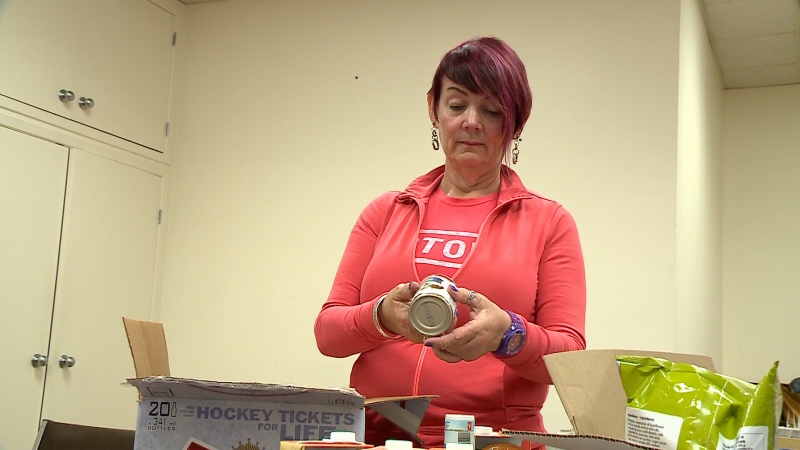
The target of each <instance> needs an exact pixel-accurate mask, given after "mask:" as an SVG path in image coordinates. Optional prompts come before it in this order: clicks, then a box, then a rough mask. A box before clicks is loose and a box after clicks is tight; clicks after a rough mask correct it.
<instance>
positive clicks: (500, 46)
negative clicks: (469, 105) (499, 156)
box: [428, 37, 533, 161]
mask: <svg viewBox="0 0 800 450" xmlns="http://www.w3.org/2000/svg"><path fill="white" fill-rule="evenodd" d="M445 77H447V78H449V79H450V80H452V81H453V82H454V83H458V84H460V85H462V86H464V87H465V88H467V89H469V90H470V91H472V92H474V93H477V94H483V95H485V96H487V97H489V99H491V100H492V101H493V102H494V103H496V104H497V107H498V108H500V111H501V112H502V113H503V158H504V159H505V160H506V161H508V156H507V155H508V149H509V148H510V147H511V141H512V140H513V139H514V137H515V134H517V133H520V132H521V131H522V128H523V127H524V126H525V123H526V122H527V121H528V117H530V115H531V104H532V103H533V96H532V95H531V87H530V85H529V84H528V74H527V72H526V71H525V65H524V64H523V63H522V60H520V59H519V56H517V53H516V52H515V51H514V50H512V49H511V47H509V46H508V44H506V43H505V42H503V41H502V40H500V39H498V38H495V37H479V38H474V39H470V40H468V41H466V42H464V43H462V44H459V45H458V46H457V47H455V48H454V49H452V50H450V51H449V52H447V53H446V54H445V55H444V57H443V58H442V61H441V62H440V63H439V67H437V68H436V72H435V73H434V74H433V83H432V84H431V89H430V90H429V91H428V94H430V95H433V105H434V114H437V111H438V106H439V99H440V98H441V96H442V84H443V82H444V79H445Z"/></svg>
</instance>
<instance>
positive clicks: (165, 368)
mask: <svg viewBox="0 0 800 450" xmlns="http://www.w3.org/2000/svg"><path fill="white" fill-rule="evenodd" d="M122 323H123V324H124V325H125V334H126V335H127V336H128V345H129V346H130V348H131V356H132V357H133V368H134V369H135V370H136V376H137V377H139V378H144V377H154V376H166V377H168V376H169V375H170V373H169V355H168V354H167V338H166V336H165V335H164V326H163V325H162V324H160V323H157V322H145V321H141V320H134V319H130V318H128V317H123V318H122Z"/></svg>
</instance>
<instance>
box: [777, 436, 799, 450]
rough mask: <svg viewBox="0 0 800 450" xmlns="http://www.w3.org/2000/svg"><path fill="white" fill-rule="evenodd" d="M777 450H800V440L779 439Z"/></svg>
mask: <svg viewBox="0 0 800 450" xmlns="http://www.w3.org/2000/svg"><path fill="white" fill-rule="evenodd" d="M775 441H776V442H775V449H776V450H780V449H788V450H800V439H796V438H789V437H778V438H776V440H775Z"/></svg>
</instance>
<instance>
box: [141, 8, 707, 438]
mask: <svg viewBox="0 0 800 450" xmlns="http://www.w3.org/2000/svg"><path fill="white" fill-rule="evenodd" d="M188 10H189V14H188V18H187V21H186V22H187V23H188V33H184V35H183V36H181V37H180V42H181V45H182V46H183V47H182V52H183V53H182V56H183V60H182V61H181V63H182V66H181V74H182V77H181V80H180V83H179V84H180V90H181V101H180V102H179V105H178V107H179V108H180V110H181V113H180V116H179V120H178V121H177V122H176V124H175V132H176V135H177V140H178V144H177V147H178V150H177V152H176V154H175V159H174V161H173V173H172V175H173V180H172V181H173V184H172V197H171V203H170V205H171V206H170V210H169V211H168V212H167V214H168V227H169V228H168V238H167V250H166V261H165V274H164V291H163V302H162V304H161V305H160V307H161V308H160V317H157V319H160V320H162V321H163V322H164V323H165V327H166V332H167V339H168V341H169V347H170V358H171V363H172V371H173V374H175V375H179V376H180V375H183V376H194V377H200V378H215V379H230V380H256V381H266V382H278V383H280V382H283V383H294V384H313V385H322V386H327V385H345V384H347V383H348V372H349V367H350V363H351V360H350V359H345V360H336V359H330V358H325V357H322V356H321V355H319V353H318V351H317V350H316V346H315V344H314V338H313V331H312V325H313V321H314V318H315V317H316V313H317V311H318V310H319V307H320V305H321V304H322V302H323V301H324V300H325V298H326V297H327V294H328V290H329V288H330V285H331V282H332V278H333V275H334V272H335V270H336V267H337V265H338V261H339V258H340V256H341V252H342V250H343V247H344V245H345V241H346V239H347V235H348V234H349V231H350V228H351V226H352V224H353V222H354V221H355V218H356V216H357V215H358V213H359V212H360V211H361V209H362V208H363V207H364V206H365V204H366V203H367V202H368V201H369V200H371V199H372V198H374V197H375V196H377V195H379V194H380V193H382V192H383V191H386V190H389V189H402V188H403V187H405V186H406V184H407V183H408V182H409V181H410V180H411V179H412V178H413V177H415V176H416V175H418V174H421V173H424V172H425V171H427V170H429V169H430V168H432V167H434V166H435V165H438V164H440V163H441V161H442V156H441V155H440V154H438V153H434V152H433V151H432V150H431V148H430V143H429V140H430V123H429V122H428V118H427V113H426V105H425V93H426V91H427V90H428V88H429V84H430V79H431V77H432V75H433V71H434V69H435V67H436V64H437V63H438V61H439V58H440V57H441V55H442V54H443V53H444V52H445V51H446V50H448V49H449V48H451V47H453V46H455V45H456V44H458V43H459V42H461V41H463V40H464V39H467V38H470V37H473V36H476V35H484V34H490V35H496V36H499V37H501V38H503V39H505V40H506V41H508V42H509V43H510V44H511V45H512V47H514V48H515V49H516V50H517V51H518V52H519V53H520V56H521V57H522V59H523V60H524V61H525V62H526V65H527V68H528V71H529V78H530V81H531V84H532V87H533V91H534V106H533V113H532V116H531V120H530V122H529V124H528V126H527V127H526V129H525V132H524V133H523V142H522V146H521V147H522V148H521V154H520V162H519V164H518V165H517V166H515V169H516V170H517V171H518V172H519V173H520V174H521V176H522V178H523V180H525V182H526V183H527V185H528V187H529V188H530V189H533V190H535V191H538V192H540V193H542V194H543V195H546V196H549V197H551V198H554V199H556V200H558V201H560V202H562V203H563V204H564V205H565V206H566V207H567V208H568V209H569V210H570V211H571V212H572V213H573V215H574V216H575V218H576V220H577V222H578V226H579V229H580V232H581V238H582V243H583V248H584V253H585V258H586V264H587V281H588V311H587V338H588V345H589V347H590V348H615V347H617V348H640V349H657V350H663V351H679V350H683V351H686V350H687V348H689V349H700V350H706V349H708V351H709V352H711V353H714V352H717V353H718V352H719V350H718V348H719V343H718V342H717V341H715V340H714V338H713V337H709V335H710V334H711V333H710V332H706V331H703V332H695V331H694V330H695V327H696V326H697V325H698V321H700V322H701V323H702V322H703V321H706V320H708V321H713V319H714V317H713V314H714V311H715V310H716V309H717V308H718V303H719V295H718V290H717V292H714V289H715V286H718V284H719V279H718V271H719V269H718V268H716V269H715V267H714V264H715V261H716V260H715V258H716V257H717V256H715V253H714V252H715V246H718V245H719V244H718V243H716V244H715V243H713V242H710V243H702V242H701V241H702V239H704V238H705V237H708V236H711V235H713V234H714V233H715V232H716V231H717V230H718V229H719V218H718V215H715V213H714V212H710V211H713V210H714V209H715V208H717V206H716V204H715V202H719V197H718V192H716V191H715V187H714V186H715V183H717V184H716V185H717V186H718V185H719V184H718V179H719V174H718V169H715V168H714V167H713V166H712V165H713V161H714V159H715V158H718V152H719V147H718V144H717V142H716V141H715V138H714V136H715V135H716V133H718V130H717V128H718V127H719V120H718V117H715V116H714V110H715V109H716V108H717V106H715V102H718V98H717V97H718V93H716V91H715V89H717V86H718V85H717V84H715V83H716V82H715V81H714V80H715V78H714V76H713V74H712V71H711V70H710V69H709V67H710V62H709V59H708V58H709V56H708V53H707V48H706V47H704V45H706V44H705V43H704V40H703V38H702V31H701V29H700V23H699V22H698V21H699V20H700V18H699V16H698V12H697V10H695V9H692V10H687V7H682V6H681V3H680V2H665V1H661V0H604V1H603V2H596V1H594V0H559V1H545V0H532V1H526V2H515V1H497V2H484V1H477V0H469V1H461V2H446V1H445V2H428V1H422V0H409V1H402V2H374V1H368V0H344V1H337V2H335V3H334V2H325V1H322V0H309V1H302V2H279V1H264V0H231V1H226V2H218V3H217V2H215V3H207V4H200V5H195V6H192V7H190V8H188ZM682 10H683V11H682ZM679 50H680V52H691V53H692V55H693V56H689V57H686V56H685V55H686V54H687V53H683V54H681V56H680V58H679ZM693 71H698V72H696V73H695V72H693ZM695 94H699V95H700V98H699V99H697V100H700V99H703V100H707V101H708V102H709V104H708V105H705V103H704V102H702V101H695V100H694V99H692V100H691V101H689V100H687V99H689V98H692V97H691V96H693V95H695ZM679 98H680V99H681V100H680V101H679ZM684 114H686V116H685V117H684V116H683V115H684ZM679 117H681V119H680V120H679ZM706 133H708V134H706ZM715 180H716V181H715ZM696 186H699V189H700V196H699V197H698V196H695V195H691V189H694V187H696ZM697 214H702V215H703V217H704V218H707V219H708V220H709V221H710V222H707V223H700V222H699V221H697V220H696V215H697ZM704 220H705V219H704ZM698 242H701V244H700V248H699V252H700V253H699V255H700V260H698V261H695V259H693V255H695V253H692V252H689V250H690V249H692V248H694V247H696V244H697V243H698ZM717 255H718V252H717ZM698 270H699V274H697V273H695V271H698ZM706 276H708V277H710V278H706ZM714 277H717V278H716V279H715V278H714ZM681 285H685V286H686V287H683V286H681ZM689 301H691V302H696V303H697V305H698V307H699V309H700V311H701V313H702V315H701V316H698V317H692V318H691V319H692V320H693V322H691V324H692V325H691V326H686V325H681V323H680V322H679V321H681V320H685V319H686V318H687V316H686V312H687V311H690V309H687V305H686V303H687V302H689ZM693 310H694V309H691V311H693ZM710 327H711V328H710V330H712V331H713V329H714V328H713V327H714V325H713V324H712V325H710ZM682 332H691V336H692V338H691V339H689V340H687V339H685V338H683V337H681V335H680V333H682ZM544 414H545V421H546V424H547V426H548V427H549V428H550V429H551V430H558V429H562V428H566V427H568V422H567V421H566V418H565V417H564V414H563V411H562V410H561V406H560V404H559V403H558V400H557V397H556V396H555V393H553V395H552V396H551V399H550V401H549V402H548V404H547V405H546V406H545V412H544Z"/></svg>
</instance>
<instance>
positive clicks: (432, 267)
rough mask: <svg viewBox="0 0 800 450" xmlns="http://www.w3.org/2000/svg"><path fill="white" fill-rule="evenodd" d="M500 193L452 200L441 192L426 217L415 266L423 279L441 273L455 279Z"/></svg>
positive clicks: (415, 256) (437, 192) (421, 230)
mask: <svg viewBox="0 0 800 450" xmlns="http://www.w3.org/2000/svg"><path fill="white" fill-rule="evenodd" d="M498 197H499V191H498V192H495V193H492V194H489V195H485V196H483V197H475V198H456V197H450V196H448V195H447V194H445V193H444V191H442V190H441V189H437V190H436V191H435V192H434V193H433V195H431V197H430V200H429V201H428V209H427V211H426V212H425V217H423V218H422V228H420V230H419V236H418V239H417V245H416V248H415V250H414V263H415V264H416V265H417V273H419V276H420V277H421V279H424V278H425V277H427V276H428V275H431V274H437V275H445V276H448V277H452V276H453V275H454V274H455V273H456V271H457V270H458V269H459V268H460V267H461V265H462V264H463V263H464V261H466V259H467V257H468V256H469V254H470V252H471V251H472V247H473V246H474V245H475V241H476V240H477V239H478V231H480V227H481V224H482V223H483V221H484V219H486V216H488V215H489V212H491V211H492V209H494V207H495V206H497V199H498Z"/></svg>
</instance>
